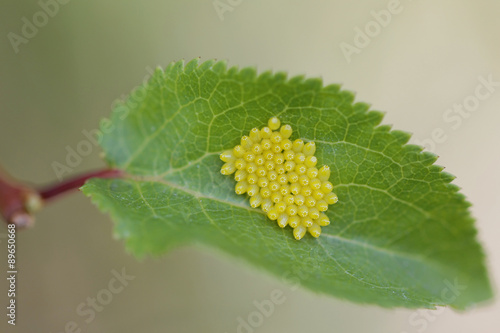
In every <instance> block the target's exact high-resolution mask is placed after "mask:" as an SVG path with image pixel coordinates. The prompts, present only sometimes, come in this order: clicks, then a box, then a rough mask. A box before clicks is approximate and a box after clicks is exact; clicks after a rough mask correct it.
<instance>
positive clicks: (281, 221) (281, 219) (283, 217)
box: [278, 213, 290, 228]
mask: <svg viewBox="0 0 500 333" xmlns="http://www.w3.org/2000/svg"><path fill="white" fill-rule="evenodd" d="M289 218H290V216H289V215H287V214H284V213H281V214H280V215H279V216H278V225H279V226H280V227H281V228H284V227H286V226H287V224H288V219H289Z"/></svg>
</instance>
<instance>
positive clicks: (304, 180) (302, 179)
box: [299, 175, 309, 186]
mask: <svg viewBox="0 0 500 333" xmlns="http://www.w3.org/2000/svg"><path fill="white" fill-rule="evenodd" d="M299 184H300V185H302V186H307V185H309V177H307V176H306V175H300V176H299Z"/></svg>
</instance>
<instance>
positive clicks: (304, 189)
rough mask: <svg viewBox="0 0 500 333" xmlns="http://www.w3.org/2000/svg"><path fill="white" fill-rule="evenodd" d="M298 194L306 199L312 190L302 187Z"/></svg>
mask: <svg viewBox="0 0 500 333" xmlns="http://www.w3.org/2000/svg"><path fill="white" fill-rule="evenodd" d="M300 194H302V195H303V196H304V197H308V196H310V195H311V194H312V189H311V187H309V186H302V188H301V189H300Z"/></svg>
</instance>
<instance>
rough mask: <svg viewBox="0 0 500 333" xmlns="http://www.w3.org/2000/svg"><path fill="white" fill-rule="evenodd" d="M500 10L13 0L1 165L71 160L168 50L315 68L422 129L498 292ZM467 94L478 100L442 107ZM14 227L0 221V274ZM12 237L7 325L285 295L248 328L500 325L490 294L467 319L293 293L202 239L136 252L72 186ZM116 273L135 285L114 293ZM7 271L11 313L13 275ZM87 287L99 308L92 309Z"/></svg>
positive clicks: (165, 321) (392, 330) (229, 328)
mask: <svg viewBox="0 0 500 333" xmlns="http://www.w3.org/2000/svg"><path fill="white" fill-rule="evenodd" d="M54 3H56V4H57V6H55V5H54ZM40 12H41V13H42V14H40ZM43 13H48V14H43ZM380 13H390V18H389V17H388V16H387V15H386V16H383V15H381V14H380ZM499 13H500V3H499V2H498V1H495V0H483V1H467V0H458V1H457V0H455V1H451V0H449V1H444V0H434V1H431V0H419V1H410V0H401V1H400V2H399V4H398V2H397V1H395V0H393V1H389V0H373V1H340V0H335V1H326V0H325V1H319V0H312V1H297V0H288V1H284V0H275V1H264V0H258V1H257V0H253V1H250V0H220V1H214V0H198V1H194V0H187V1H165V0H163V1H160V0H155V1H153V0H145V1H130V0H122V1H109V0H99V1H97V0H87V1H83V0H72V1H67V0H64V1H63V0H59V2H54V0H42V1H40V2H39V1H38V0H26V1H15V0H2V2H1V10H0V27H1V34H2V38H1V41H0V71H1V72H0V164H2V165H3V167H4V168H5V169H6V170H7V171H9V172H10V173H11V174H12V175H13V176H15V177H17V178H19V179H22V180H25V181H27V182H29V183H32V184H35V185H37V186H43V185H47V184H49V183H52V182H57V181H58V177H57V174H56V172H55V171H54V169H53V164H54V162H59V163H61V164H66V163H65V159H66V156H67V154H68V149H70V150H71V149H76V148H77V146H78V144H79V143H81V142H82V141H85V140H88V139H87V137H86V136H85V132H86V131H87V132H88V131H92V130H94V129H96V128H98V123H99V120H100V119H101V118H103V117H106V116H108V115H109V113H110V110H111V106H112V103H113V101H114V100H115V99H117V98H119V97H120V96H122V95H124V94H127V93H128V92H129V91H130V90H131V89H132V88H134V86H136V85H138V84H140V83H141V82H142V81H143V80H144V79H147V77H148V76H149V75H150V73H151V72H152V70H153V69H154V68H155V67H156V66H162V67H164V66H166V65H167V64H168V63H170V62H171V61H176V60H180V59H186V60H190V59H192V58H194V57H201V60H208V59H212V58H216V59H224V60H227V61H228V62H229V64H230V65H237V66H240V67H245V66H257V68H258V69H259V71H264V70H269V69H272V70H275V71H278V70H282V71H288V72H289V73H290V74H291V75H297V74H305V75H306V76H308V77H322V78H323V80H324V82H325V83H341V84H343V86H344V88H345V89H348V90H351V91H354V92H356V94H357V99H358V101H365V102H369V103H371V104H372V106H373V108H374V109H377V110H382V111H386V112H387V115H386V118H385V121H384V123H386V124H393V125H394V128H397V129H401V130H406V131H409V132H412V133H413V134H414V136H413V139H412V140H413V141H412V142H414V143H417V142H420V143H422V144H425V145H426V147H427V148H428V149H430V150H432V151H434V152H435V153H437V154H438V155H439V156H440V158H439V160H438V164H440V165H444V166H446V167H447V169H446V170H447V171H448V172H450V173H452V174H454V175H456V176H457V179H456V180H455V184H457V185H459V186H460V187H462V188H463V193H465V194H466V195H467V196H468V198H469V200H470V201H471V202H472V203H473V206H472V212H473V215H474V216H475V217H476V218H477V223H476V225H477V228H478V230H479V233H478V237H479V239H480V241H481V242H482V244H483V245H484V247H485V251H486V253H487V255H488V266H489V269H490V273H491V279H492V283H493V284H494V288H495V290H498V285H499V279H498V277H499V275H500V242H498V237H499V231H500V226H499V216H500V192H499V191H498V189H499V188H500V176H499V175H498V170H500V154H499V152H500V151H499V143H500V131H499V130H498V127H499V123H500V113H499V110H498V107H499V106H500V85H496V86H495V85H493V86H491V87H490V90H491V91H490V94H489V95H488V96H487V97H485V98H483V99H481V100H480V99H476V100H477V101H478V103H477V104H473V103H472V102H473V101H474V100H475V99H474V96H475V94H476V87H477V86H478V85H480V84H481V78H482V79H483V80H492V81H495V82H500V61H499V59H500V43H499V40H500V38H499V37H500V33H499V32H500V20H498V14H499ZM377 17H378V21H377ZM26 22H28V23H26ZM30 24H37V25H33V27H31V29H30V26H29V25H30ZM360 31H364V32H362V33H360ZM362 35H365V36H364V37H363V36H362ZM483 90H484V88H483ZM484 91H486V90H484ZM464 101H465V102H466V103H469V104H468V107H469V109H470V110H471V111H466V112H462V113H456V112H454V111H447V110H448V109H452V108H453V106H454V104H463V103H464ZM471 101H472V102H471ZM470 103H472V104H470ZM451 116H453V120H452V119H451V118H449V117H451ZM447 117H448V118H447ZM99 152H100V150H99V148H98V147H96V146H94V145H93V146H92V149H91V151H90V153H89V154H88V155H87V156H85V157H83V159H82V160H81V161H79V162H78V163H75V165H74V167H72V168H71V169H72V174H76V173H78V172H83V171H87V170H92V169H96V168H100V167H103V166H104V164H103V162H102V161H101V160H100V158H99ZM68 175H69V173H68V174H66V175H64V177H67V176H68ZM6 230H7V228H6V227H5V226H4V225H0V258H1V259H0V271H1V272H6V271H7V266H6V259H4V258H6V238H5V236H6V233H7V232H6ZM18 236H19V237H18V252H17V253H18V271H19V273H18V282H17V288H18V297H17V302H18V312H17V314H18V317H17V325H16V327H15V328H13V327H10V326H8V325H7V324H6V318H5V315H4V314H2V315H1V318H2V319H1V321H0V332H6V331H7V332H10V331H17V332H53V333H56V332H57V333H60V332H73V331H75V332H78V330H77V329H80V330H81V332H228V333H229V332H238V326H239V325H240V322H239V321H238V320H239V319H238V318H239V317H241V318H245V320H246V318H248V316H249V315H251V314H252V313H253V312H254V311H256V307H255V305H254V301H258V302H260V301H262V300H265V299H269V297H270V294H271V292H272V291H273V290H275V289H278V290H281V291H282V292H283V294H284V296H285V298H286V300H285V302H284V303H283V304H280V305H277V306H276V308H275V310H274V313H273V314H272V315H271V316H269V317H266V318H265V319H264V321H263V322H262V323H261V324H260V325H259V326H258V327H256V328H251V330H249V329H248V328H246V329H245V328H241V329H240V330H239V331H240V332H252V331H254V332H290V333H292V332H306V331H307V332H384V333H402V332H406V333H413V332H419V333H421V332H429V333H431V332H471V331H481V332H492V331H496V329H498V327H499V326H500V317H499V316H498V313H500V304H499V303H498V302H495V301H492V302H490V303H488V304H484V305H482V306H480V307H477V308H475V309H472V310H470V311H467V312H463V313H461V312H455V311H452V310H450V309H441V310H438V311H429V310H419V311H415V310H407V309H392V310H391V309H382V308H379V307H376V306H366V305H357V304H352V303H349V302H345V301H340V300H337V299H334V298H329V297H325V296H320V295H316V294H314V293H311V292H309V291H307V290H302V289H298V290H293V289H291V288H290V286H289V285H286V284H284V283H282V282H281V281H279V280H278V279H276V278H274V277H271V276H268V275H267V274H266V273H263V272H260V271H258V270H256V269H254V268H253V267H249V266H247V265H246V264H244V263H241V262H239V261H237V260H235V259H233V258H231V257H228V256H226V255H224V254H221V253H217V252H215V251H213V250H211V249H206V248H199V247H186V248H180V249H177V250H175V251H173V252H171V253H169V254H168V255H165V256H163V257H161V258H155V259H145V260H142V261H138V260H136V259H135V258H133V257H132V256H131V255H129V254H127V253H126V252H125V250H124V247H123V244H122V243H121V242H120V241H117V240H115V239H113V238H112V223H111V221H110V219H109V217H108V216H107V215H104V214H101V213H100V212H99V211H98V210H97V209H96V208H95V207H94V206H93V205H92V204H91V203H90V201H89V200H88V199H87V198H86V197H84V196H83V195H82V194H81V193H78V192H76V193H74V194H72V195H69V196H67V197H65V198H62V199H61V200H59V201H57V202H54V203H53V204H51V205H49V206H48V207H46V208H45V209H44V210H43V211H41V212H40V213H39V214H38V215H37V223H36V225H35V227H34V228H33V229H31V230H28V231H24V232H21V233H19V234H18ZM123 269H124V270H125V272H126V274H127V275H129V276H132V277H134V279H133V280H130V281H128V282H127V285H126V286H125V287H124V288H123V290H122V291H121V292H118V293H116V294H113V295H112V299H109V298H106V295H107V296H109V293H107V292H106V290H107V289H109V286H108V284H109V283H110V281H111V280H112V279H113V277H114V274H116V272H120V273H121V272H122V270H123ZM3 274H4V273H1V276H3ZM0 281H1V282H0V304H3V305H2V308H4V306H6V304H7V296H6V293H7V292H6V290H7V284H6V280H5V279H3V278H2V279H0ZM88 297H91V298H95V297H100V299H101V300H104V299H105V301H106V305H104V306H103V307H102V308H101V307H99V308H98V310H95V311H94V315H93V316H91V315H90V314H89V313H88V312H87V314H85V315H81V313H80V314H79V313H78V312H77V311H78V309H80V310H82V309H83V310H88V309H90V307H89V306H87V305H86V304H87V303H86V302H87V301H88ZM82 304H83V305H82ZM4 309H5V308H4ZM2 311H5V310H2ZM68 327H69V329H68Z"/></svg>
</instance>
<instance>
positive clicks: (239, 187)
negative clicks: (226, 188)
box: [234, 181, 248, 194]
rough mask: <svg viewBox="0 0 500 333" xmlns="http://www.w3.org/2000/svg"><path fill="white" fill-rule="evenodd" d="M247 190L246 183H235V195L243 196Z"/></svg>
mask: <svg viewBox="0 0 500 333" xmlns="http://www.w3.org/2000/svg"><path fill="white" fill-rule="evenodd" d="M247 189H248V183H247V182H245V181H243V182H237V183H236V186H235V187H234V191H235V192H236V194H244V193H245V192H246V191H247Z"/></svg>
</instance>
